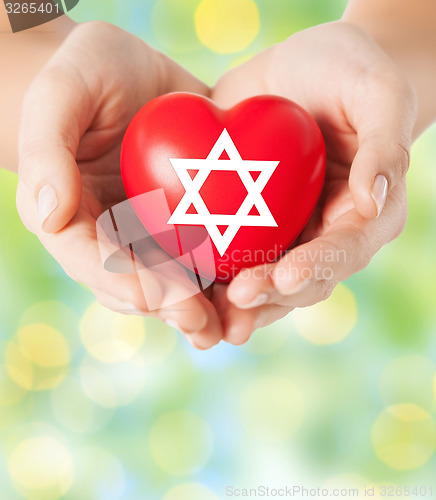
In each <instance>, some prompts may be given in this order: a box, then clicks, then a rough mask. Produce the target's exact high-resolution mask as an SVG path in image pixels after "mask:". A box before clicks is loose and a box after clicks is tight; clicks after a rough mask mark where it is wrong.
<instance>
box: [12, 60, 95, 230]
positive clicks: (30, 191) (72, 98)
mask: <svg viewBox="0 0 436 500" xmlns="http://www.w3.org/2000/svg"><path fill="white" fill-rule="evenodd" d="M87 100H88V98H87V93H86V89H85V88H84V84H83V83H82V82H80V81H77V78H76V79H74V78H73V77H71V76H70V75H68V73H67V71H63V70H62V68H61V67H60V68H49V69H45V70H43V72H42V73H41V74H40V75H39V76H38V77H37V78H36V80H35V81H34V82H33V83H32V85H31V87H30V88H29V90H28V91H27V93H26V96H25V98H24V101H23V109H22V117H21V128H20V140H19V165H18V174H19V184H18V190H17V207H18V211H19V213H20V216H21V218H22V219H23V222H24V223H25V224H26V226H27V227H28V228H29V229H30V230H31V231H33V232H37V231H38V230H39V229H40V228H41V227H42V228H43V230H44V231H46V232H56V231H59V230H60V229H62V228H63V227H65V226H66V225H67V224H68V222H69V221H70V220H71V219H72V218H73V217H74V215H75V213H76V212H77V209H78V207H79V204H80V200H81V191H82V189H81V177H80V172H79V169H78V167H77V164H76V160H75V156H76V152H77V149H78V146H79V142H80V137H81V135H82V133H83V132H82V131H84V130H86V124H85V120H86V119H87V117H84V116H82V114H81V110H87V111H86V114H87V115H88V112H89V109H90V108H91V106H88V105H87V103H86V102H85V101H87ZM36 214H37V216H36ZM35 226H36V227H35Z"/></svg>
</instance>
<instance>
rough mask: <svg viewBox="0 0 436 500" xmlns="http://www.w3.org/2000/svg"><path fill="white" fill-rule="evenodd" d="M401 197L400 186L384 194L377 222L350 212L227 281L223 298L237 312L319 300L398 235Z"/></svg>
mask: <svg viewBox="0 0 436 500" xmlns="http://www.w3.org/2000/svg"><path fill="white" fill-rule="evenodd" d="M404 199H405V185H404V183H403V184H400V185H397V187H396V188H394V190H393V191H392V192H391V193H390V196H389V200H388V203H387V204H386V207H385V210H384V211H383V214H382V216H380V217H379V218H377V219H373V220H368V219H365V218H364V217H362V216H361V215H360V214H358V213H357V211H356V210H350V211H349V212H347V213H346V214H344V215H341V216H340V217H339V218H338V219H337V220H336V221H334V222H333V223H332V225H331V228H330V230H329V231H328V232H327V233H326V234H324V235H323V236H321V237H319V238H316V239H314V240H312V241H309V242H308V243H305V244H303V245H300V246H298V247H296V248H294V249H293V250H291V251H290V252H288V253H287V254H286V255H285V256H283V257H282V258H281V259H280V260H279V261H278V262H277V263H275V264H269V265H266V266H259V267H257V268H252V269H247V270H244V272H241V273H240V274H239V275H237V276H236V277H235V278H234V280H233V281H232V282H231V283H230V285H229V287H228V294H227V295H228V298H229V300H230V301H231V302H232V303H233V304H235V305H236V306H237V307H239V308H256V307H257V308H258V307H259V306H261V305H265V304H279V305H282V306H290V307H306V306H309V305H312V304H315V303H317V302H320V301H322V300H325V299H326V298H328V297H329V296H330V294H331V292H332V291H333V289H334V287H335V286H336V284H337V283H338V282H339V281H343V280H345V279H347V278H348V277H349V276H351V275H352V274H354V273H356V272H358V271H360V270H361V269H363V268H364V267H366V266H367V265H368V263H369V261H370V260H371V258H372V256H373V255H374V254H375V253H376V252H377V251H378V250H379V249H380V248H381V247H382V246H383V245H384V244H386V243H388V242H389V241H391V240H392V239H394V238H395V237H397V236H398V235H399V234H400V233H401V231H402V229H403V227H404V223H405V220H406V216H407V207H405V204H404Z"/></svg>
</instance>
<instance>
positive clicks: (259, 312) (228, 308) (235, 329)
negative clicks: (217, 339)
mask: <svg viewBox="0 0 436 500" xmlns="http://www.w3.org/2000/svg"><path fill="white" fill-rule="evenodd" d="M214 303H215V305H216V307H217V310H218V311H219V313H220V316H221V318H222V322H223V329H224V331H223V340H224V341H225V342H229V343H230V344H233V345H241V344H244V343H246V342H247V341H248V340H249V339H250V337H251V335H252V334H253V332H254V331H255V330H257V329H258V328H262V327H264V326H267V325H269V324H271V323H273V322H274V321H277V320H279V319H281V318H283V317H284V316H286V315H287V314H288V313H290V312H291V311H292V310H293V307H289V306H280V305H277V304H271V305H269V304H268V305H264V306H258V307H254V308H252V309H239V308H238V307H236V306H235V305H234V304H232V303H231V302H230V301H229V300H228V297H227V294H226V290H222V291H221V293H220V294H219V296H217V294H215V295H214Z"/></svg>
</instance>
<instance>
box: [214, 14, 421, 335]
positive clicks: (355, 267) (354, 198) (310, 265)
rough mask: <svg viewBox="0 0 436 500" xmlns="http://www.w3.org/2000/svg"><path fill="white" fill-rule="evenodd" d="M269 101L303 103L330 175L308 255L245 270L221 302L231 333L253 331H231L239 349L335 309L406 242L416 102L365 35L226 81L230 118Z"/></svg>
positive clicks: (221, 93) (339, 30)
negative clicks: (317, 307)
mask: <svg viewBox="0 0 436 500" xmlns="http://www.w3.org/2000/svg"><path fill="white" fill-rule="evenodd" d="M265 93H266V94H277V95H281V96H284V97H287V98H288V99H291V100H293V101H295V102H297V103H298V104H300V105H301V106H303V107H304V108H305V109H306V110H308V111H309V112H310V113H311V114H312V116H313V117H314V118H315V119H316V120H317V122H318V124H319V126H320V128H321V130H322V133H323V135H324V139H325V142H326V150H327V173H326V181H325V187H324V190H323V193H322V196H321V199H320V201H319V204H318V206H317V208H316V210H315V213H314V215H313V217H312V219H311V221H310V222H309V224H308V226H307V227H306V229H305V230H304V231H303V233H302V234H301V235H300V237H299V239H298V241H297V243H298V246H296V247H294V248H293V249H292V250H291V251H290V252H289V253H287V254H286V255H285V256H284V257H282V259H280V260H279V261H278V262H277V263H275V264H270V265H265V266H261V267H258V268H252V269H249V270H248V269H247V270H244V271H243V272H241V273H240V274H239V275H238V276H236V277H235V279H234V280H233V281H232V282H231V283H230V285H229V286H228V289H227V290H226V291H222V292H221V295H220V302H221V303H220V304H217V307H218V308H219V309H220V308H221V309H220V310H221V314H222V316H223V318H224V322H226V319H225V318H226V316H227V317H229V316H230V315H231V319H228V320H227V323H232V322H233V323H239V325H241V322H243V323H244V325H246V326H245V328H243V327H241V326H239V327H238V328H233V329H232V328H231V327H230V326H227V335H226V338H227V340H229V341H230V342H232V343H236V344H238V343H242V342H245V341H246V340H247V339H248V338H249V336H250V334H251V331H252V330H253V329H254V328H255V327H256V326H257V327H258V326H264V325H266V324H268V323H271V322H272V321H275V320H276V319H279V318H280V317H282V316H283V315H285V314H287V313H288V312H289V311H290V310H292V309H293V308H294V307H305V306H309V305H311V304H314V303H316V302H319V301H321V300H324V299H326V298H327V297H328V296H329V295H330V294H331V292H332V290H333V289H334V287H335V286H336V284H337V283H338V282H339V281H342V280H345V279H347V278H348V277H349V276H350V275H352V274H353V273H355V272H357V271H359V270H361V269H363V268H364V267H365V266H366V265H367V264H368V263H369V261H370V259H371V258H372V256H373V255H374V254H375V253H376V252H377V251H378V250H379V249H380V248H381V247H382V246H383V245H384V244H385V243H388V242H389V241H391V240H392V239H394V238H396V237H397V236H398V235H399V234H400V233H401V231H402V229H403V227H404V224H405V222H406V217H407V200H406V182H405V175H406V171H407V169H408V165H409V149H410V145H411V137H412V129H413V126H414V123H415V115H416V107H417V106H416V97H415V93H414V90H413V89H412V88H411V87H410V85H409V84H408V83H407V82H406V80H405V79H404V78H403V76H402V75H401V73H400V72H399V70H398V69H397V68H396V66H395V65H394V64H393V63H392V62H391V61H390V59H389V58H388V57H387V56H386V55H385V54H384V53H383V52H382V51H381V49H380V48H379V47H378V46H377V45H376V44H375V43H374V42H373V41H372V40H371V39H370V38H369V37H368V36H367V35H366V34H365V33H364V32H363V31H361V30H360V29H358V28H357V27H355V26H353V25H351V24H347V23H345V22H341V21H340V22H335V23H331V24H326V25H321V26H318V27H315V28H312V29H308V30H306V31H303V32H300V33H297V34H296V35H294V36H292V37H291V38H289V39H288V40H287V41H285V42H283V43H281V44H279V45H277V46H274V47H272V48H270V49H267V50H266V51H264V52H262V53H260V54H258V55H257V56H255V57H254V58H253V59H251V60H250V61H248V62H247V63H245V64H243V65H242V66H240V67H238V68H236V69H233V70H231V71H229V72H228V73H227V74H225V75H224V76H223V77H222V78H221V79H220V80H219V81H218V83H217V85H216V86H215V88H214V90H213V98H214V100H215V101H216V102H217V104H218V105H221V106H222V107H225V108H227V107H231V106H233V105H234V104H236V103H237V102H239V101H240V100H242V99H245V98H248V97H250V96H254V95H257V94H265ZM327 255H328V256H329V257H328V258H327ZM235 306H237V308H239V309H237V308H236V307H235ZM241 309H245V311H240V310H241ZM227 311H228V312H227ZM238 311H240V312H238ZM242 314H243V320H241V319H240V316H241V315H242Z"/></svg>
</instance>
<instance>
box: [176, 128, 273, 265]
mask: <svg viewBox="0 0 436 500" xmlns="http://www.w3.org/2000/svg"><path fill="white" fill-rule="evenodd" d="M224 151H226V152H227V155H228V157H229V159H228V160H227V159H220V156H221V154H222V153H223V152H224ZM169 160H170V162H171V165H172V166H173V168H174V170H175V172H176V174H177V176H178V177H179V179H180V182H181V183H182V184H183V187H184V188H185V194H184V195H183V197H182V199H181V200H180V202H179V204H178V205H177V207H176V209H175V210H174V212H173V214H172V215H171V217H170V218H169V220H168V224H189V225H202V226H204V227H205V228H206V230H207V232H208V233H209V236H210V238H211V239H212V241H213V243H214V244H215V246H216V249H217V250H218V253H219V254H220V255H221V257H222V256H223V255H224V253H225V251H226V250H227V248H228V247H229V245H230V244H231V242H232V241H233V238H234V237H235V236H236V234H237V232H238V231H239V229H240V228H241V227H242V226H257V227H276V226H277V223H276V221H275V220H274V217H273V216H272V214H271V211H270V209H269V208H268V205H267V204H266V203H265V200H264V199H263V197H262V194H261V193H262V190H263V189H264V187H265V186H266V184H267V182H268V181H269V179H270V178H271V175H272V174H273V172H274V170H275V169H276V168H277V165H278V164H279V163H280V162H279V161H260V160H243V159H242V158H241V155H240V154H239V151H238V150H237V148H236V146H235V144H234V142H233V141H232V138H231V137H230V135H229V133H228V132H227V129H224V130H223V131H222V133H221V135H220V136H219V138H218V140H217V141H216V143H215V145H214V146H213V147H212V150H211V151H210V153H209V155H208V156H207V158H206V159H184V158H170V159H169ZM188 170H198V173H197V174H196V175H195V177H194V178H193V179H192V178H191V176H190V175H189V172H188ZM212 170H227V171H229V170H230V171H236V172H237V173H238V174H239V177H240V178H241V181H242V182H243V184H244V186H245V189H246V190H247V196H246V197H245V200H244V201H243V202H242V204H241V206H240V207H239V209H238V211H237V212H236V214H234V215H229V214H211V213H210V212H209V210H208V208H207V207H206V204H205V202H204V201H203V199H202V197H201V195H200V189H201V187H202V186H203V184H204V182H205V180H206V179H207V177H208V175H209V174H210V172H211V171H212ZM250 172H260V174H259V176H258V177H257V179H256V180H254V179H253V177H252V176H251V174H250ZM191 205H193V206H194V207H195V210H196V211H197V213H196V214H195V213H194V214H192V213H189V214H188V213H187V210H188V209H189V207H190V206H191ZM253 207H256V209H257V211H258V214H259V215H249V212H250V211H251V209H252V208H253ZM218 226H227V229H226V230H225V231H224V233H223V234H221V233H220V231H219V229H218Z"/></svg>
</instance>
